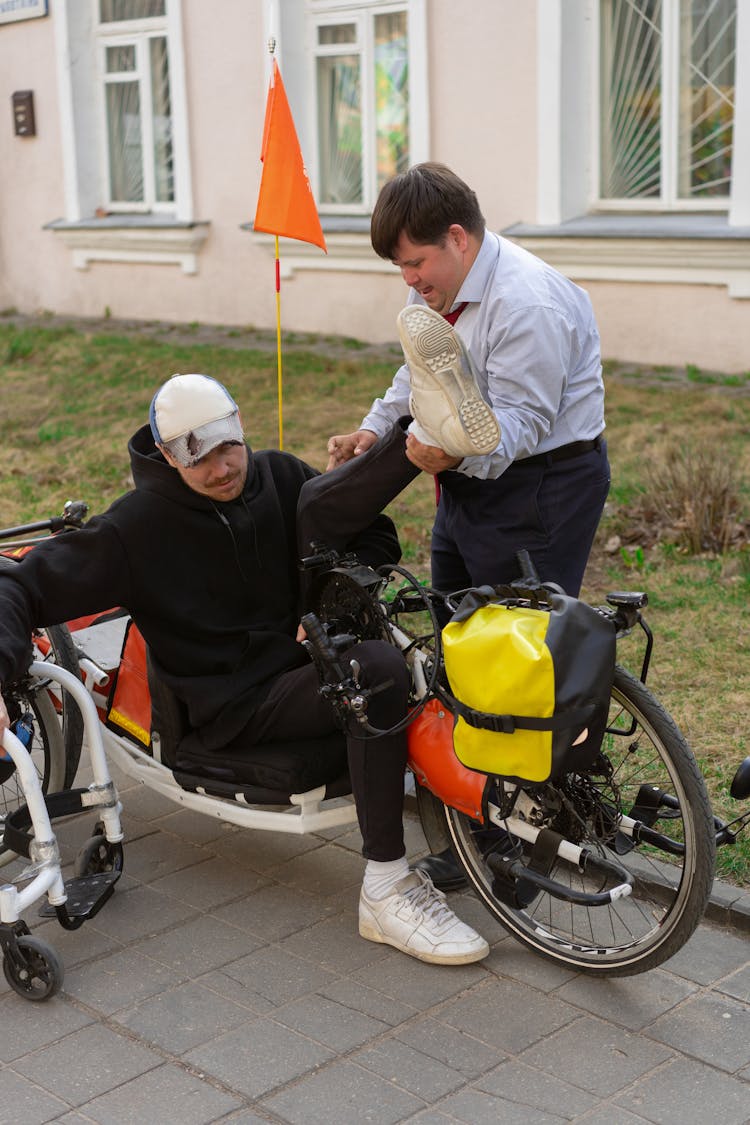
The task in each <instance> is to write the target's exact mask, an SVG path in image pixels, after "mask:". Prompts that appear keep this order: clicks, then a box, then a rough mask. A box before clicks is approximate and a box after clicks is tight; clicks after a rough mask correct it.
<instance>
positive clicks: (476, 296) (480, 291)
mask: <svg viewBox="0 0 750 1125" xmlns="http://www.w3.org/2000/svg"><path fill="white" fill-rule="evenodd" d="M499 254H500V237H499V235H497V234H493V233H492V232H491V231H488V230H485V232H484V238H483V239H482V245H481V246H480V247H479V253H478V254H477V256H476V258H475V259H474V263H473V265H472V267H471V269H470V270H469V272H468V273H467V275H466V277H465V278H464V280H463V285H462V286H461V288H460V289H459V291H458V293H457V294H456V299H455V301H454V302H453V305H452V306H451V308H450V310H449V311H450V312H452V311H453V309H455V308H456V306H457V305H460V304H461V303H462V302H463V301H469V302H470V303H471V302H472V301H476V302H478V301H481V300H482V297H483V296H484V293H485V290H486V288H487V285H488V284H489V281H490V278H491V276H492V272H493V270H494V269H495V263H496V262H497V259H498V256H499Z"/></svg>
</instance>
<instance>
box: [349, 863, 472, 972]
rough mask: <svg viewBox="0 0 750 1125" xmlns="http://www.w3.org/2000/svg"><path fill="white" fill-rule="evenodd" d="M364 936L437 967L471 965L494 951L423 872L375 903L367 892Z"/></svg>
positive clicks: (361, 919)
mask: <svg viewBox="0 0 750 1125" xmlns="http://www.w3.org/2000/svg"><path fill="white" fill-rule="evenodd" d="M359 932H360V934H361V936H362V937H363V938H367V940H368V941H379V942H384V943H385V944H386V945H392V946H394V948H396V949H400V950H401V952H402V953H408V954H409V955H410V956H411V957H416V958H418V959H419V960H420V961H430V962H431V963H432V964H434V965H468V964H470V963H471V962H472V961H481V960H482V958H483V957H486V956H487V954H488V953H489V951H490V947H489V945H488V944H487V942H486V941H485V940H484V938H483V937H480V935H479V934H478V933H477V932H476V930H472V928H471V926H467V925H466V924H465V923H464V922H462V921H461V919H460V918H457V917H456V915H455V914H454V913H453V911H452V910H451V909H450V907H449V906H448V905H447V904H446V901H445V895H444V894H443V893H442V891H438V890H436V888H435V887H434V886H433V885H432V883H431V882H430V880H429V878H428V877H427V876H426V875H425V874H424V872H422V871H410V872H409V874H408V875H407V876H406V878H405V879H402V880H401V882H400V883H397V884H396V890H395V891H394V893H393V894H391V895H388V896H387V897H386V898H383V899H380V900H379V901H376V902H373V900H372V899H369V898H367V896H366V895H365V892H364V888H363V889H362V893H361V894H360V896H359Z"/></svg>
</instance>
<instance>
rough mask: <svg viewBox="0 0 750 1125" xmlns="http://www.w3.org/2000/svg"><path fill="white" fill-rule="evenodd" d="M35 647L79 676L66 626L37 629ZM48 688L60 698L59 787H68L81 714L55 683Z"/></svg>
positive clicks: (75, 761) (78, 752)
mask: <svg viewBox="0 0 750 1125" xmlns="http://www.w3.org/2000/svg"><path fill="white" fill-rule="evenodd" d="M34 646H35V649H36V650H37V653H39V654H40V655H41V659H42V660H45V661H51V662H52V663H53V664H57V665H58V667H60V668H64V669H65V670H66V672H72V673H73V675H74V676H77V677H78V676H80V671H79V668H78V654H77V652H76V647H75V644H74V642H73V638H72V636H71V634H70V630H69V629H68V628H67V626H65V625H50V626H49V627H48V628H47V629H40V630H38V632H37V633H36V634H35V636H34ZM50 691H51V692H52V693H53V698H54V697H55V696H57V698H58V699H60V697H61V702H60V703H58V706H61V707H62V711H61V722H62V729H63V740H64V742H65V779H64V783H63V785H62V786H61V788H63V789H71V788H72V786H73V782H74V781H75V776H76V773H77V772H78V764H79V762H80V760H81V747H82V745H83V715H82V714H81V710H80V708H79V706H78V704H77V703H76V701H75V699H73V696H72V695H71V694H70V692H69V691H62V690H61V689H60V688H59V687H58V685H56V684H54V685H52V686H51V688H50Z"/></svg>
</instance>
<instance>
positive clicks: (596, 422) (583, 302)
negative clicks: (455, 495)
mask: <svg viewBox="0 0 750 1125" xmlns="http://www.w3.org/2000/svg"><path fill="white" fill-rule="evenodd" d="M464 301H467V302H468V305H467V307H466V309H465V310H464V311H463V312H462V313H461V316H460V317H459V318H458V320H457V321H456V331H457V332H458V333H459V334H460V336H461V338H462V340H463V342H464V344H465V345H466V348H467V350H468V352H469V355H470V356H471V359H472V362H473V364H474V368H475V373H476V377H477V384H478V386H479V390H480V393H481V394H482V396H483V397H484V399H485V400H486V401H487V402H489V403H490V405H491V406H492V408H493V410H494V412H495V415H496V417H497V420H498V422H499V424H500V432H501V440H500V444H499V445H498V446H497V448H496V450H495V451H494V452H493V453H491V454H489V455H487V456H483V457H466V458H465V459H464V460H463V461H462V462H461V464H460V465H459V467H458V471H459V472H461V473H465V474H466V475H467V476H473V477H479V478H483V479H487V478H493V477H499V476H500V475H501V474H502V473H503V472H504V471H505V469H507V467H508V465H509V464H511V462H513V461H517V460H519V459H520V458H523V457H530V456H532V455H533V454H536V453H546V452H547V451H549V450H551V449H556V448H557V447H558V446H561V445H568V444H569V443H570V442H573V441H584V440H587V439H590V438H595V437H597V436H598V435H599V434H600V433H601V432H602V430H603V429H604V384H603V381H602V366H601V354H600V345H599V332H598V330H597V327H596V321H595V319H594V313H593V309H592V307H591V301H590V300H589V296H588V294H587V293H586V292H585V291H584V290H583V289H581V288H580V287H579V286H578V285H575V284H574V283H573V282H572V281H570V280H569V279H568V278H566V277H563V275H562V274H561V273H558V271H557V270H555V269H553V268H552V267H551V266H549V265H547V263H546V262H543V261H542V260H541V259H540V258H537V257H535V255H533V254H530V253H529V252H528V251H527V250H523V249H522V248H521V247H520V246H516V245H515V243H513V242H510V241H508V240H507V239H505V238H502V237H501V236H500V235H498V234H494V233H492V232H490V231H485V235H484V239H483V240H482V245H481V247H480V249H479V253H478V255H477V257H476V259H475V261H474V264H473V265H472V267H471V269H470V270H469V273H468V274H467V275H466V278H465V279H464V283H463V285H462V286H461V288H460V289H459V291H458V293H457V294H456V300H455V302H454V305H453V307H454V308H455V307H456V306H457V305H459V304H461V303H462V302H464ZM408 303H409V304H424V302H423V301H422V298H421V297H420V296H419V295H418V294H417V293H416V292H415V290H413V289H412V290H410V291H409V300H408ZM408 413H409V369H408V367H407V366H406V364H404V365H403V366H402V367H400V368H399V369H398V371H397V372H396V374H395V376H394V379H393V382H392V384H391V386H390V387H389V388H388V390H387V391H386V393H385V395H384V396H383V397H382V398H379V399H376V400H375V402H374V403H373V404H372V407H371V409H370V411H369V413H368V414H367V416H366V417H365V419H364V421H363V422H362V426H361V429H365V430H373V431H374V432H375V433H376V434H377V435H378V436H379V437H382V436H383V434H384V433H385V432H386V431H387V430H388V429H389V428H390V426H391V425H392V423H393V422H395V421H396V419H397V418H400V417H401V416H402V415H404V414H408Z"/></svg>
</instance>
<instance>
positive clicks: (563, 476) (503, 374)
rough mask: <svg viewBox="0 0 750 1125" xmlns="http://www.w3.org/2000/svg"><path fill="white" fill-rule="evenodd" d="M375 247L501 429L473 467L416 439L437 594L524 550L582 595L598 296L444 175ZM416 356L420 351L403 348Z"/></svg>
mask: <svg viewBox="0 0 750 1125" xmlns="http://www.w3.org/2000/svg"><path fill="white" fill-rule="evenodd" d="M371 239H372V244H373V248H374V249H375V251H376V253H377V254H378V255H379V256H380V257H382V258H386V259H388V260H390V261H392V262H393V263H394V264H395V265H396V266H398V267H399V269H400V270H401V273H402V276H403V279H404V281H405V282H406V284H407V285H408V286H409V298H408V306H412V305H415V304H417V305H419V304H421V305H423V306H427V308H429V309H431V310H433V313H438V314H440V315H441V316H442V317H445V318H446V320H447V321H448V322H450V323H451V324H454V325H455V328H454V331H455V332H456V333H458V335H459V337H460V338H461V341H462V342H463V345H464V346H465V350H466V352H467V353H468V357H469V359H470V363H471V367H472V368H473V374H474V378H475V380H476V385H477V390H478V392H479V395H481V397H482V399H483V400H484V402H485V403H487V404H488V405H489V406H490V407H491V409H492V411H493V412H494V415H495V418H496V420H497V422H498V424H499V428H500V440H499V442H498V444H497V445H496V447H495V448H494V450H492V451H491V452H489V453H485V454H483V455H476V454H471V453H469V455H466V456H463V457H457V456H455V455H453V454H451V453H448V452H446V451H445V450H444V449H441V448H440V447H439V446H438V445H437V444H436V445H431V444H427V443H426V442H424V441H423V440H419V437H422V438H424V436H425V434H424V427H423V426H421V425H417V426H413V427H412V429H415V430H416V433H414V432H408V433H407V434H406V440H405V454H406V458H408V461H409V462H410V463H411V465H412V466H414V467H415V468H416V469H419V470H421V471H423V472H427V473H432V474H434V475H435V476H436V477H437V480H438V482H439V485H440V491H439V503H438V508H437V513H436V518H435V523H434V526H433V530H432V544H431V567H432V584H433V586H434V587H435V588H436V589H438V590H442V591H453V590H459V589H463V588H466V587H468V586H479V585H484V584H488V585H491V586H496V585H500V584H506V583H508V582H511V581H513V580H514V579H516V578H517V577H519V566H518V561H517V552H518V551H519V550H521V549H526V550H528V552H529V554H530V556H531V558H532V561H533V562H534V565H535V567H536V570H537V572H538V573H539V575H540V577H541V579H542V580H543V581H551V582H557V583H558V584H559V585H560V586H562V587H563V589H564V590H565V591H566V592H567V593H568V594H572V595H577V594H578V592H579V590H580V587H581V582H582V580H583V574H584V570H585V567H586V562H587V559H588V556H589V552H590V550H591V545H592V543H593V539H594V535H595V533H596V529H597V526H598V523H599V520H600V518H601V514H602V511H603V508H604V503H605V500H606V497H607V493H608V491H609V479H610V472H609V463H608V460H607V448H606V442H605V441H604V439H603V436H602V435H603V431H604V385H603V381H602V368H601V355H600V345H599V333H598V330H597V327H596V321H595V319H594V314H593V310H592V307H591V302H590V300H589V297H588V295H587V294H586V293H585V292H584V290H583V289H581V288H579V287H578V286H577V285H574V284H573V282H571V281H570V280H569V279H568V278H566V277H563V275H562V274H560V273H558V272H557V271H556V270H554V269H553V268H552V267H551V266H549V265H547V264H546V263H545V262H543V261H541V260H540V259H539V258H537V257H535V256H534V255H533V254H530V253H528V252H527V251H526V250H523V249H521V248H520V247H518V246H516V245H515V244H514V243H512V242H509V241H508V240H506V239H504V238H502V237H501V236H499V235H497V234H494V233H492V232H490V231H487V230H486V228H485V222H484V217H483V216H482V213H481V210H480V208H479V203H478V201H477V197H476V195H475V193H474V192H473V191H472V190H471V188H469V187H468V185H467V184H465V183H464V182H463V181H462V180H461V179H459V177H458V176H456V175H455V174H454V173H453V172H452V171H451V170H450V169H448V168H446V167H445V166H444V165H440V164H432V163H429V164H420V165H417V166H415V167H413V168H411V169H410V170H409V171H408V172H406V173H404V174H402V175H399V176H397V177H395V179H393V180H391V181H390V182H389V183H387V184H386V185H385V187H384V188H383V190H382V191H381V193H380V196H379V198H378V201H377V203H376V206H375V209H374V211H373V216H372V223H371ZM403 316H404V314H403V313H402V314H401V317H403ZM443 331H444V332H446V333H447V332H449V329H447V328H445V327H443ZM403 341H404V336H403V333H402V342H403ZM405 354H406V356H407V360H408V359H409V357H410V354H417V353H412V352H411V351H410V350H407V347H406V344H405ZM419 359H420V357H419V355H418V354H417V361H418V362H419ZM414 366H415V364H414V362H413V361H412V367H414ZM414 375H415V372H414V371H412V372H410V369H409V363H408V362H407V363H406V364H404V365H403V366H402V367H401V368H399V370H398V371H397V372H396V375H395V377H394V379H393V382H392V384H391V386H390V387H389V388H388V390H387V391H386V392H385V394H384V395H383V397H382V398H378V399H376V401H375V402H374V403H373V404H372V406H371V408H370V410H369V412H368V413H367V415H366V416H365V418H364V419H363V421H362V424H361V426H360V428H359V429H358V430H357V431H355V432H354V433H351V434H339V435H336V436H334V437H332V438H330V439H329V442H328V453H329V463H328V468H329V469H331V468H335V467H336V466H338V465H343V464H344V463H346V462H347V461H350V460H351V459H352V458H355V457H357V456H359V455H361V454H362V453H364V452H366V451H367V450H368V449H370V448H371V447H373V446H375V445H376V443H377V442H378V439H381V438H383V437H384V436H385V435H386V434H389V435H390V436H389V439H388V442H387V443H383V442H381V443H380V445H381V446H384V445H388V444H389V443H390V444H391V445H393V430H394V423H398V421H399V419H402V418H403V416H404V415H409V414H412V415H418V414H420V411H419V410H418V409H417V404H415V403H414V401H413V400H412V403H411V409H410V391H412V392H416V383H415V381H414ZM420 393H424V392H423V391H421V392H420ZM435 397H436V399H437V398H439V397H440V395H439V393H436V396H435ZM432 405H433V408H437V407H436V402H433V404H432ZM420 419H421V414H420ZM402 425H403V422H402ZM397 428H398V427H396V429H397ZM433 432H435V431H433ZM417 434H418V435H419V437H418V436H417ZM402 445H403V443H402ZM384 452H385V450H384ZM379 456H380V460H381V464H383V463H384V462H385V461H386V460H387V462H388V463H389V464H390V460H391V458H387V459H386V458H385V457H384V456H383V455H379ZM402 456H403V453H402ZM363 468H364V465H363ZM406 482H407V478H406V477H405V478H404V483H406ZM420 866H423V869H424V870H425V871H426V872H427V873H428V874H429V875H430V876H431V877H432V879H433V881H434V883H435V885H436V886H438V887H439V888H441V889H443V890H450V889H453V888H454V887H457V886H459V885H461V883H462V882H463V877H462V874H461V871H460V869H459V868H458V867H457V865H455V862H454V861H452V858H451V855H450V853H449V852H448V853H443V854H442V855H441V856H433V857H429V858H428V859H426V860H423V861H422V862H421V864H420Z"/></svg>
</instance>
